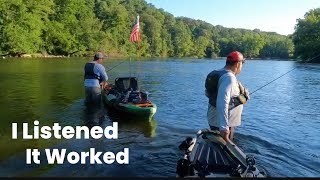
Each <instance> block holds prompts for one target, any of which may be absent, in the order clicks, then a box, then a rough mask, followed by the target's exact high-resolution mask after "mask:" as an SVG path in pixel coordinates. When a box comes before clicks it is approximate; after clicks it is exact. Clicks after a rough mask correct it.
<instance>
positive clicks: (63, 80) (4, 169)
mask: <svg viewBox="0 0 320 180" xmlns="http://www.w3.org/2000/svg"><path fill="white" fill-rule="evenodd" d="M86 60H88V59H86V58H68V59H46V60H42V59H4V60H1V61H0V82H1V83H0V99H1V104H0V119H1V121H0V140H1V142H0V153H1V156H0V176H5V177H12V176H32V177H33V176H40V177H53V176H54V177H55V176H68V177H69V176H77V177H87V176H95V177H123V176H134V177H175V168H176V163H177V160H178V159H179V158H181V157H182V155H183V154H182V152H180V151H179V149H178V145H179V144H180V142H181V141H183V140H184V139H185V137H187V136H194V135H195V133H196V132H197V131H198V130H200V129H204V128H208V124H207V120H206V112H207V98H206V96H205V95H204V81H205V78H206V75H207V74H208V73H209V72H210V71H212V70H213V69H218V68H222V67H223V66H224V63H225V61H224V60H200V59H166V60H160V59H159V60H157V59H154V60H143V61H140V62H136V61H133V62H132V63H131V74H132V75H135V76H138V74H139V77H140V79H141V88H142V90H146V91H148V92H149V93H150V95H149V98H150V100H152V101H153V102H154V103H156V104H157V106H158V110H157V113H156V114H155V116H154V119H152V120H151V121H150V122H123V121H120V122H119V139H117V140H108V139H99V140H92V139H90V140H85V139H82V140H74V139H73V140H21V139H20V140H19V139H18V140H12V139H11V123H13V122H17V123H19V124H21V123H23V122H29V123H30V124H32V123H33V121H34V120H39V121H40V125H51V126H52V124H53V123H54V122H58V123H60V124H62V125H72V126H76V125H84V124H85V122H86V118H87V116H86V115H85V114H86V112H85V107H84V104H83V101H84V99H83V97H84V89H83V65H84V63H85V62H86ZM120 62H122V61H121V60H105V61H104V65H105V66H106V68H107V69H108V68H109V69H110V68H112V67H114V66H117V65H118V64H119V63H120ZM293 68H295V69H294V70H293V71H292V72H290V73H289V74H287V75H285V76H283V77H282V78H280V79H278V80H277V81H275V82H273V83H271V84H270V85H268V86H266V87H264V88H263V89H261V90H259V91H257V92H256V93H254V94H253V95H252V96H251V99H250V101H249V102H248V104H247V105H245V106H244V111H243V115H242V125H241V126H240V127H239V128H237V129H236V135H235V136H236V143H237V144H238V146H239V147H240V148H241V149H243V150H244V152H245V153H247V154H252V155H254V156H255V157H256V161H257V163H258V164H259V165H260V166H261V167H263V169H265V170H266V172H267V173H268V176H270V177H319V176H320V169H319V167H320V140H319V137H318V136H319V132H320V131H319V128H320V111H319V107H320V97H319V92H318V91H319V90H320V65H316V64H299V63H296V62H292V61H269V60H248V61H246V63H245V64H244V66H243V70H242V73H241V74H240V75H239V76H238V79H239V80H240V81H241V82H242V83H243V84H244V85H245V86H246V87H248V88H249V90H250V91H253V90H255V89H257V88H259V87H261V86H263V85H265V84H266V83H268V82H270V81H272V80H273V79H275V78H277V77H279V76H281V75H282V74H284V73H286V72H288V71H290V70H291V69H293ZM129 69H130V63H129V61H125V62H124V63H121V64H120V65H119V66H117V67H116V68H114V69H112V70H111V71H109V72H108V76H109V81H110V82H114V79H115V78H116V77H119V76H128V75H129V74H130V72H129ZM105 114H106V116H105V118H104V119H102V121H101V122H97V123H98V124H99V125H100V126H102V127H106V126H109V125H111V124H112V122H113V121H115V120H114V119H110V118H109V117H108V111H107V109H105ZM91 147H94V148H96V151H102V152H106V151H113V152H119V151H121V150H123V148H129V149H130V155H129V157H130V163H129V165H118V164H117V163H114V164H111V165H107V164H102V165H90V164H86V165H81V164H75V165H71V164H68V163H65V164H63V165H47V164H46V163H42V164H41V165H36V164H32V165H26V163H25V161H26V155H25V149H27V148H39V149H45V148H60V149H61V148H66V149H68V151H88V149H89V148H91ZM41 158H42V162H45V159H43V158H44V157H41Z"/></svg>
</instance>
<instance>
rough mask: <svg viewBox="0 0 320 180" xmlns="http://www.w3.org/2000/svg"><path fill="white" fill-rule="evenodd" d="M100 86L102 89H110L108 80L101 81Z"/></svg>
mask: <svg viewBox="0 0 320 180" xmlns="http://www.w3.org/2000/svg"><path fill="white" fill-rule="evenodd" d="M101 88H102V89H104V90H108V89H110V87H109V83H108V82H102V83H101Z"/></svg>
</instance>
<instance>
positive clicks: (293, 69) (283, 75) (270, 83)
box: [250, 67, 297, 95]
mask: <svg viewBox="0 0 320 180" xmlns="http://www.w3.org/2000/svg"><path fill="white" fill-rule="evenodd" d="M296 68H297V67H295V68H293V69H291V70H290V71H288V72H286V73H285V74H283V75H281V76H279V77H277V78H276V79H274V80H272V81H270V82H268V83H267V84H265V85H263V86H261V87H259V88H258V89H256V90H254V91H253V92H252V93H250V95H252V94H253V93H255V92H257V91H259V90H260V89H262V88H264V87H266V86H268V85H269V84H271V83H273V82H274V81H276V80H278V79H280V78H282V77H283V76H285V75H287V74H289V73H290V72H291V71H293V70H295V69H296Z"/></svg>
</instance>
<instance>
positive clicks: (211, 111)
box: [205, 51, 249, 141]
mask: <svg viewBox="0 0 320 180" xmlns="http://www.w3.org/2000/svg"><path fill="white" fill-rule="evenodd" d="M244 62H245V59H244V58H243V55H242V54H241V53H240V52H238V51H234V52H231V53H230V54H229V55H228V57H227V60H226V65H225V67H224V68H222V69H219V70H214V71H212V72H210V73H209V74H208V75H207V78H206V82H205V87H206V96H207V97H208V98H209V104H208V111H207V119H208V123H209V126H210V129H211V130H218V131H220V135H221V136H222V137H223V138H224V139H225V140H226V141H228V140H231V141H233V137H234V128H235V127H236V126H240V125H241V114H242V110H243V104H245V103H246V101H247V100H248V99H249V91H248V90H247V89H245V88H244V87H243V86H242V84H241V83H240V82H239V81H238V80H237V78H236V75H238V74H240V72H241V70H242V66H243V64H244Z"/></svg>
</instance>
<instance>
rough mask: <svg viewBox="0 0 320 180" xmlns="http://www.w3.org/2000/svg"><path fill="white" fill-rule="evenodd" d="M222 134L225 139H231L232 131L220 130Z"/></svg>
mask: <svg viewBox="0 0 320 180" xmlns="http://www.w3.org/2000/svg"><path fill="white" fill-rule="evenodd" d="M220 135H221V136H222V138H223V139H224V140H225V141H227V142H228V141H230V139H229V135H230V131H229V130H220Z"/></svg>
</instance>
